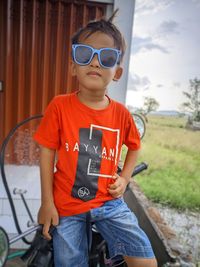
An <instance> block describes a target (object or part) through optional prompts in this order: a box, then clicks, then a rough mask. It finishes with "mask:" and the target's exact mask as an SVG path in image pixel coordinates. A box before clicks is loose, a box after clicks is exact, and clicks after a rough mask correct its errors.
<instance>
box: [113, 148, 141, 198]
mask: <svg viewBox="0 0 200 267" xmlns="http://www.w3.org/2000/svg"><path fill="white" fill-rule="evenodd" d="M138 154H139V151H138V150H128V152H127V154H126V158H125V162H124V166H123V169H122V172H121V174H120V176H119V175H118V174H115V176H114V179H115V182H114V183H113V184H110V186H109V188H108V191H109V193H110V194H111V195H112V196H113V197H114V198H119V197H121V196H122V195H123V194H124V192H125V190H126V186H127V184H128V183H129V181H130V179H131V175H132V173H133V170H134V167H135V164H136V160H137V157H138Z"/></svg>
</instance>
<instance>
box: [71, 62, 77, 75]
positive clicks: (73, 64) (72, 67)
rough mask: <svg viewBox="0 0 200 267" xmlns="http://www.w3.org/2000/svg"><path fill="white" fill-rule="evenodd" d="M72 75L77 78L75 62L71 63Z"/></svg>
mask: <svg viewBox="0 0 200 267" xmlns="http://www.w3.org/2000/svg"><path fill="white" fill-rule="evenodd" d="M71 74H72V76H76V66H75V63H74V62H73V61H71Z"/></svg>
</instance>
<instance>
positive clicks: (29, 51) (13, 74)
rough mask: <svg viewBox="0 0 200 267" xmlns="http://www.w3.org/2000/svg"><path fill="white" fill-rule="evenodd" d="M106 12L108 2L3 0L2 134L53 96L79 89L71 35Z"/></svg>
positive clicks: (0, 6)
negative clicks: (72, 66) (73, 70)
mask: <svg viewBox="0 0 200 267" xmlns="http://www.w3.org/2000/svg"><path fill="white" fill-rule="evenodd" d="M105 12H106V4H103V3H97V2H90V1H86V0H85V1H67V0H65V1H59V0H57V1H55V0H54V1H53V0H52V1H50V0H43V1H42V0H40V1H39V0H7V1H4V0H0V80H1V81H3V91H1V92H0V120H1V122H0V127H1V136H0V137H1V140H2V138H3V137H4V136H5V135H6V134H7V133H8V132H9V131H10V129H11V128H12V127H13V126H15V125H16V123H17V122H20V121H22V120H23V119H25V118H27V117H29V116H31V115H35V114H40V113H42V112H43V111H44V109H45V107H46V106H47V104H48V102H49V101H50V100H51V99H52V98H53V96H55V95H57V94H62V93H66V92H71V91H72V90H75V89H77V86H78V85H77V82H76V80H74V78H72V77H71V75H70V71H71V70H70V49H71V44H70V38H71V36H72V34H73V33H74V32H75V31H76V30H77V29H78V28H79V27H80V26H82V25H85V24H86V23H87V22H88V21H89V20H93V19H95V18H100V17H101V16H102V15H103V14H105Z"/></svg>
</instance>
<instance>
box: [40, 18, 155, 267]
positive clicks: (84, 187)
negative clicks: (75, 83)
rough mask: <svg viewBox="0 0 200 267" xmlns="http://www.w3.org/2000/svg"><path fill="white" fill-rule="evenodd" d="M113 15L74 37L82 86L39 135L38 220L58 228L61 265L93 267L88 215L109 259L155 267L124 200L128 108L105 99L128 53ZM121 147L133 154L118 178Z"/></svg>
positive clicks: (131, 132)
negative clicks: (104, 245) (39, 181)
mask: <svg viewBox="0 0 200 267" xmlns="http://www.w3.org/2000/svg"><path fill="white" fill-rule="evenodd" d="M113 17H114V16H112V17H111V18H110V19H109V20H108V21H106V20H104V19H102V20H100V21H96V22H91V23H89V24H88V25H87V26H86V27H84V28H82V29H80V30H79V31H78V32H77V33H76V34H75V35H74V37H73V38H72V57H73V63H72V64H73V65H72V74H73V75H76V76H77V78H78V80H79V91H77V92H75V93H72V94H69V95H62V96H57V97H55V98H54V99H53V100H52V101H51V103H50V104H49V106H48V107H47V110H46V112H45V115H44V117H43V119H42V121H41V124H40V126H39V128H38V130H37V132H36V134H35V139H36V141H37V142H38V143H39V144H40V145H41V162H40V165H41V192H42V199H41V201H42V202H41V207H40V210H39V213H38V222H39V223H40V224H43V225H44V227H43V235H44V236H45V237H46V238H47V239H50V238H51V236H50V234H49V233H48V231H49V227H50V225H51V224H52V225H54V226H56V229H55V231H54V232H53V246H54V261H55V266H56V267H71V266H74V267H78V266H80V267H86V266H88V244H87V234H86V213H87V212H88V211H89V212H90V217H91V221H93V222H95V225H96V227H97V228H98V230H99V232H100V233H101V234H102V235H103V237H104V238H105V240H106V241H107V243H108V247H109V254H110V257H111V258H112V259H115V257H118V259H119V257H121V258H122V257H123V258H124V259H125V261H126V263H127V265H128V266H129V267H130V266H131V267H134V266H137V267H140V266H143V267H144V266H148V267H151V266H152V267H154V266H157V264H156V260H155V257H154V254H153V251H152V248H151V245H150V243H149V240H148V238H147V237H146V235H145V233H144V232H143V231H142V230H141V229H140V228H139V226H138V224H137V219H136V218H135V216H134V214H133V213H132V212H131V211H130V210H129V209H128V208H127V206H126V204H125V202H124V200H123V198H122V196H123V193H124V191H125V189H126V186H127V184H128V182H129V180H130V177H131V174H132V171H133V169H134V164H135V162H136V158H137V154H138V150H139V148H140V139H139V134H138V132H137V130H136V127H135V124H134V122H133V119H132V117H131V115H130V113H129V112H128V110H127V109H126V108H125V107H124V106H123V105H121V104H120V103H117V102H115V101H113V100H111V99H110V98H109V97H108V96H107V95H106V91H107V86H108V84H109V83H110V82H111V81H112V80H114V81H117V80H118V79H120V77H121V75H122V67H121V66H120V63H121V61H122V58H123V55H124V50H125V43H124V40H123V37H122V35H121V33H120V32H119V30H118V29H117V28H116V26H115V25H114V24H113V23H112V19H113ZM122 144H126V145H127V147H128V153H127V156H126V160H125V163H124V167H123V170H122V172H121V174H120V176H119V175H117V174H116V169H117V164H118V160H119V154H120V150H121V146H122ZM56 151H57V152H58V161H57V164H56V172H55V173H54V160H55V152H56Z"/></svg>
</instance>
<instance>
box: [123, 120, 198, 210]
mask: <svg viewBox="0 0 200 267" xmlns="http://www.w3.org/2000/svg"><path fill="white" fill-rule="evenodd" d="M148 119H149V122H148V123H147V125H146V126H147V130H146V135H145V136H144V138H143V140H142V149H141V152H140V156H139V159H138V162H141V161H144V162H147V163H148V164H149V168H148V170H147V171H145V172H143V173H142V174H140V175H138V176H137V177H135V179H136V181H137V182H138V184H139V185H140V188H141V189H142V190H143V192H144V193H145V195H146V196H147V197H148V198H149V199H151V200H153V201H154V202H159V203H162V204H166V205H169V206H172V207H175V208H179V209H187V208H188V209H192V210H200V131H196V132H193V131H190V130H186V129H185V123H186V120H185V119H184V118H176V117H167V116H149V118H148ZM124 153H125V151H124Z"/></svg>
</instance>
